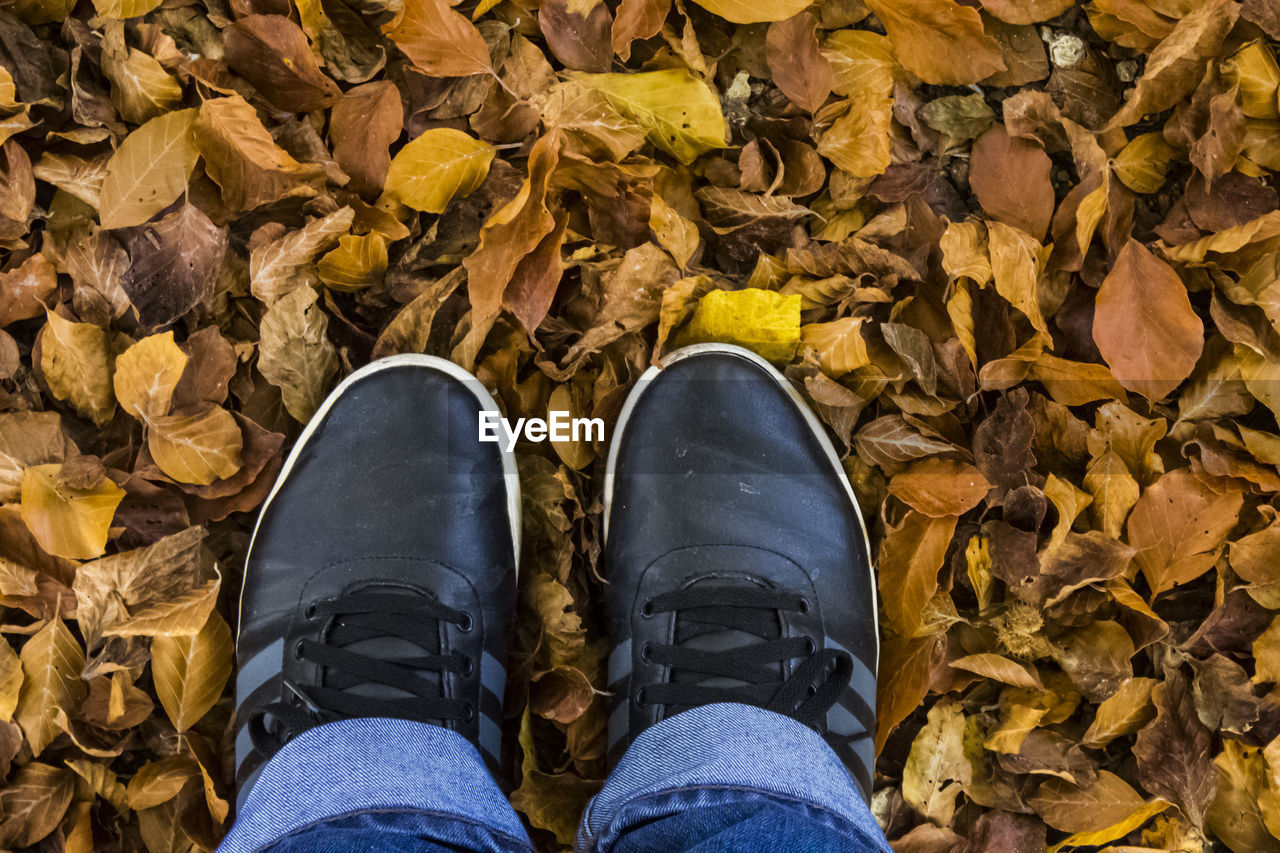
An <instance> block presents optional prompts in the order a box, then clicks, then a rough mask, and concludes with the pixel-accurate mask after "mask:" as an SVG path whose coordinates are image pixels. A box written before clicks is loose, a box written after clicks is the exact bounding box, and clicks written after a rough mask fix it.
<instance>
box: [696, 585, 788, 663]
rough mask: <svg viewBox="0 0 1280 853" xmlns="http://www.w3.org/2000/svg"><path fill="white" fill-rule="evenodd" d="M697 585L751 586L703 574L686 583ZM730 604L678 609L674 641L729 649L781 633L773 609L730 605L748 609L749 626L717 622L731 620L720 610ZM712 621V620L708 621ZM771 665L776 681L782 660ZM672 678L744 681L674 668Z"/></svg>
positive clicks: (709, 649)
mask: <svg viewBox="0 0 1280 853" xmlns="http://www.w3.org/2000/svg"><path fill="white" fill-rule="evenodd" d="M689 586H690V587H697V588H698V589H706V588H708V587H720V588H725V589H732V588H741V587H743V586H754V585H753V584H750V582H749V581H744V580H742V579H738V578H720V577H712V578H703V579H701V580H698V581H694V582H693V583H692V584H690V585H689ZM728 609H729V608H721V609H720V612H719V613H717V612H716V611H717V608H710V607H708V608H702V609H700V610H689V611H683V612H681V613H680V614H679V615H678V616H677V618H676V625H675V642H676V645H678V646H680V647H682V648H686V649H696V650H698V651H706V652H729V651H733V650H735V649H740V648H742V647H743V646H751V645H755V644H757V643H760V642H762V641H763V640H770V639H776V638H778V637H779V636H781V634H782V623H781V621H780V620H779V619H778V613H777V611H775V610H765V609H748V608H741V607H737V608H733V610H735V611H737V612H738V613H749V614H750V615H751V617H752V622H753V624H752V626H751V627H752V630H750V631H745V630H741V629H738V628H733V627H728V626H723V627H722V626H720V624H719V623H721V622H727V621H730V620H729V619H727V618H723V616H722V614H723V613H724V611H725V610H728ZM709 623H715V624H709ZM770 669H771V670H772V671H773V672H775V673H776V675H777V678H778V680H779V681H781V680H782V678H783V670H782V664H781V663H777V664H772V665H771V666H770ZM671 680H672V681H673V682H674V683H677V684H698V685H702V686H705V687H740V686H742V685H743V684H746V683H747V682H745V681H742V680H740V679H737V678H727V677H724V676H719V675H705V674H703V673H699V672H692V671H688V670H680V669H677V670H676V671H675V672H674V673H672V677H671Z"/></svg>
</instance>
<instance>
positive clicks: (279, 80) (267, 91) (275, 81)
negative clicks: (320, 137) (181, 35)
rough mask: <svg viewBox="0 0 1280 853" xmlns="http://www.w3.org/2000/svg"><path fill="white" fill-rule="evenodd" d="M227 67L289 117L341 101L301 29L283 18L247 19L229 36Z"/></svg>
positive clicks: (250, 16) (261, 17)
mask: <svg viewBox="0 0 1280 853" xmlns="http://www.w3.org/2000/svg"><path fill="white" fill-rule="evenodd" d="M224 35H225V42H224V44H225V50H226V63H227V66H228V67H229V68H230V69H231V70H232V71H234V72H236V73H237V74H239V75H240V76H241V77H243V78H244V79H246V80H248V81H249V82H250V83H252V84H253V87H254V88H255V89H257V90H258V91H259V92H261V93H262V95H263V97H265V98H266V99H267V100H269V101H270V102H271V103H272V104H274V105H275V106H277V107H279V108H280V109H282V110H285V111H287V112H295V113H309V112H312V111H314V110H321V109H324V108H325V107H329V106H333V104H334V103H335V102H336V101H337V100H338V98H340V97H341V96H342V91H341V90H340V89H339V88H338V86H337V84H336V83H334V82H333V81H332V80H331V79H329V78H328V77H326V76H325V74H324V72H322V71H321V70H320V66H319V65H317V64H316V60H315V56H314V55H312V53H311V45H310V44H308V43H307V37H306V36H305V35H303V33H302V30H301V29H300V28H299V27H298V25H297V24H295V23H293V22H292V21H290V20H289V19H288V18H286V17H283V16H281V15H247V16H245V17H243V18H240V19H239V20H238V21H236V22H235V23H233V24H232V25H231V26H229V27H227V29H226V30H225V31H224Z"/></svg>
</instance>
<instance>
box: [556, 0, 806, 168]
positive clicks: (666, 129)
mask: <svg viewBox="0 0 1280 853" xmlns="http://www.w3.org/2000/svg"><path fill="white" fill-rule="evenodd" d="M786 17H790V16H789V15H788V16H786ZM572 78H573V79H574V80H578V81H580V82H581V83H583V84H585V85H587V86H590V87H592V88H593V89H598V90H599V91H600V92H602V93H603V94H604V96H605V97H606V98H607V99H608V100H609V103H610V104H612V105H613V108H614V109H616V110H617V111H618V112H620V113H622V115H623V116H625V117H626V118H629V119H631V120H632V121H634V122H635V123H636V124H638V125H640V126H641V127H642V128H644V131H645V136H646V137H647V138H648V140H649V141H650V142H651V143H653V145H654V146H655V147H657V148H660V149H661V150H663V151H665V152H667V153H668V154H670V155H671V156H673V157H675V158H676V159H677V160H679V161H680V162H681V163H686V164H687V163H692V162H693V161H694V160H695V159H697V157H698V155H700V154H702V153H703V152H705V151H710V150H711V149H713V148H723V147H724V146H726V145H728V144H729V140H728V136H727V133H728V129H727V128H726V126H725V120H724V115H723V113H721V112H720V98H719V96H718V95H716V92H715V90H714V89H712V88H711V86H710V85H709V84H708V83H707V82H706V81H705V80H703V79H702V78H700V77H697V76H695V75H694V74H693V73H692V72H690V71H688V70H686V69H682V68H669V69H666V70H663V71H644V72H640V73H638V74H573V75H572Z"/></svg>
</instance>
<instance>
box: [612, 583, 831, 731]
mask: <svg viewBox="0 0 1280 853" xmlns="http://www.w3.org/2000/svg"><path fill="white" fill-rule="evenodd" d="M808 610H809V602H808V600H807V599H805V598H804V597H803V596H800V595H797V594H795V593H789V592H782V591H779V590H772V589H763V588H760V587H748V586H709V585H706V586H692V587H688V588H686V589H680V590H675V591H673V592H667V593H663V594H662V595H658V596H655V597H654V598H653V599H651V600H650V601H648V602H645V604H644V610H643V612H644V614H645V615H646V616H650V615H654V614H658V613H672V612H674V613H675V614H676V624H675V642H674V643H672V644H669V645H668V644H663V643H653V642H650V643H646V644H645V645H644V647H643V648H642V649H641V656H642V657H643V658H644V659H645V660H646V661H650V662H652V663H658V664H662V665H664V666H667V667H669V668H670V677H669V678H668V680H667V681H666V682H665V683H662V684H652V685H646V686H645V687H644V688H642V689H641V691H640V694H639V696H638V697H637V701H638V702H639V703H640V704H641V705H642V706H645V705H664V706H667V709H668V713H671V714H674V713H678V712H679V711H680V710H683V709H684V708H685V707H692V706H695V705H706V704H710V703H712V702H739V703H742V704H747V705H756V706H758V707H761V708H765V709H766V710H769V711H776V712H777V713H780V714H785V715H787V716H789V717H792V718H794V719H796V720H798V721H800V722H801V723H804V724H805V725H807V726H810V727H812V728H815V729H819V730H820V731H821V730H825V725H826V714H827V711H828V710H829V709H830V708H831V706H832V705H834V704H835V703H836V701H837V700H838V699H839V698H840V692H841V691H842V690H844V689H845V687H847V686H848V684H849V679H850V678H851V677H852V675H853V659H852V658H851V657H850V656H849V655H848V653H846V652H843V651H836V650H834V649H823V650H821V651H819V650H818V648H817V645H816V644H815V643H814V641H813V640H812V639H811V638H808V637H783V636H782V635H781V633H782V632H781V625H780V623H779V621H778V618H777V613H778V612H779V611H792V612H798V613H807V612H808ZM722 631H740V632H744V633H747V634H752V635H754V636H756V637H759V638H760V640H761V641H760V642H758V643H749V644H745V645H738V646H737V647H736V648H733V649H731V650H726V651H708V650H705V649H698V648H694V647H691V646H690V645H689V642H690V641H691V640H694V639H695V638H698V637H702V636H705V635H708V634H711V633H715V632H722ZM797 659H800V660H801V661H802V662H801V663H799V664H798V665H794V666H793V668H792V671H791V675H790V676H789V677H787V678H786V679H783V678H782V677H781V674H780V673H781V670H782V667H781V664H782V662H783V661H795V660H797ZM708 679H712V680H719V681H722V682H723V681H730V682H736V683H732V684H707V683H706V682H707V681H708Z"/></svg>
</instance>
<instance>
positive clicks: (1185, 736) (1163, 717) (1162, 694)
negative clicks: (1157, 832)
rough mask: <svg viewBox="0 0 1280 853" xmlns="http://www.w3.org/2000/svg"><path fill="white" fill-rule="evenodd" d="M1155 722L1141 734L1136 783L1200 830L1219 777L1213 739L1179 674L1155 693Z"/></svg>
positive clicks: (1136, 744)
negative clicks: (1162, 800) (1177, 809)
mask: <svg viewBox="0 0 1280 853" xmlns="http://www.w3.org/2000/svg"><path fill="white" fill-rule="evenodd" d="M1151 697H1152V699H1153V700H1154V701H1155V705H1156V718H1155V719H1154V720H1152V721H1151V722H1150V723H1149V724H1148V725H1147V726H1146V728H1144V729H1143V730H1142V731H1140V732H1138V736H1137V738H1136V739H1135V740H1134V744H1133V754H1134V757H1135V758H1137V760H1138V779H1139V781H1140V782H1141V783H1142V786H1143V787H1144V788H1146V789H1147V790H1148V791H1150V792H1151V793H1153V794H1155V795H1156V796H1160V797H1164V798H1165V799H1167V800H1169V801H1170V802H1172V803H1173V804H1174V805H1176V806H1177V807H1178V808H1179V809H1180V810H1181V811H1182V813H1183V815H1185V816H1186V817H1187V819H1188V820H1190V821H1191V822H1192V823H1193V824H1194V825H1195V826H1196V827H1200V826H1203V824H1204V815H1205V809H1207V808H1208V806H1209V804H1210V803H1211V802H1212V801H1213V796H1214V792H1215V791H1216V789H1217V774H1216V773H1215V772H1214V770H1213V764H1212V762H1213V757H1212V755H1210V753H1209V749H1210V746H1211V744H1212V742H1213V740H1212V734H1211V733H1210V732H1209V730H1208V729H1206V728H1205V727H1204V726H1203V725H1201V723H1200V720H1199V719H1197V718H1196V712H1195V706H1194V704H1193V702H1192V700H1191V687H1190V685H1189V684H1188V683H1187V680H1186V678H1184V677H1183V676H1182V675H1181V674H1179V673H1177V672H1168V673H1166V674H1165V679H1164V681H1162V682H1161V683H1159V684H1157V685H1156V686H1155V687H1154V688H1152V691H1151Z"/></svg>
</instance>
